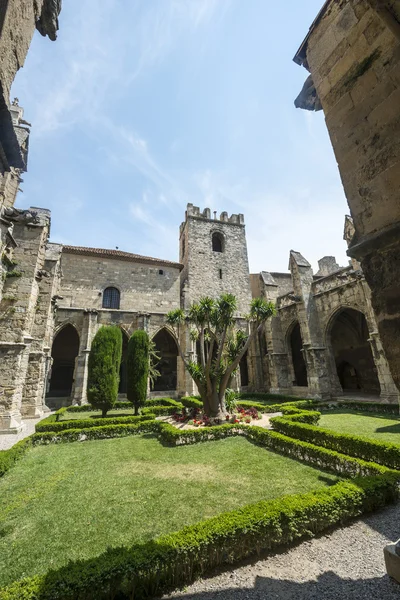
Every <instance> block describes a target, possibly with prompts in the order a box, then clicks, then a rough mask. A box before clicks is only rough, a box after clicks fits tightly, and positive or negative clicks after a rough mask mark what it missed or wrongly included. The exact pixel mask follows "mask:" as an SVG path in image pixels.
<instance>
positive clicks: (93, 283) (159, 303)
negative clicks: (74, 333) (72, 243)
mask: <svg viewBox="0 0 400 600" xmlns="http://www.w3.org/2000/svg"><path fill="white" fill-rule="evenodd" d="M89 251H90V250H89ZM116 254H117V255H116V256H112V254H110V256H107V254H106V253H104V254H103V255H94V256H90V255H89V254H88V253H87V252H85V251H83V252H82V253H81V254H79V253H77V252H75V251H74V252H73V253H71V251H70V250H69V249H64V250H63V252H62V256H61V268H62V272H63V279H62V285H61V292H60V294H61V296H62V297H63V300H62V302H61V303H60V305H61V306H63V307H75V308H81V309H84V308H93V309H100V308H102V300H103V292H104V290H105V289H106V288H107V287H116V288H117V289H118V290H119V291H120V309H121V310H123V311H124V310H127V311H129V310H131V311H136V312H140V311H145V312H161V313H167V312H168V311H170V310H172V309H174V308H179V306H180V265H179V264H178V263H168V261H165V262H163V261H160V262H159V263H154V264H153V263H151V264H146V262H138V260H137V259H136V258H135V255H131V259H129V255H128V253H125V254H126V257H124V258H121V257H119V256H118V253H116Z"/></svg>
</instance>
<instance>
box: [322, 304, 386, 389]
mask: <svg viewBox="0 0 400 600" xmlns="http://www.w3.org/2000/svg"><path fill="white" fill-rule="evenodd" d="M325 338H326V347H327V348H328V351H329V353H330V355H331V357H332V364H334V366H335V369H336V372H337V376H338V379H339V382H340V385H341V387H342V390H343V392H353V393H365V394H373V395H379V394H380V384H379V379H378V375H377V369H376V366H375V361H374V357H373V354H372V350H371V346H370V343H369V326H368V322H367V317H366V315H365V314H364V312H362V311H361V310H360V309H359V308H354V307H352V306H347V305H343V306H341V307H339V308H338V309H337V310H335V311H334V312H333V313H332V315H331V317H330V319H329V321H328V324H327V327H326V332H325Z"/></svg>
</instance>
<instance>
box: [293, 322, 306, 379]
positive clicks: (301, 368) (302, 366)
mask: <svg viewBox="0 0 400 600" xmlns="http://www.w3.org/2000/svg"><path fill="white" fill-rule="evenodd" d="M290 347H291V351H292V360H293V370H294V377H295V380H294V382H293V385H296V386H299V387H307V386H308V381H307V367H306V363H305V360H304V351H303V340H302V339H301V331H300V325H299V323H296V325H295V326H294V327H293V331H292V333H291V334H290Z"/></svg>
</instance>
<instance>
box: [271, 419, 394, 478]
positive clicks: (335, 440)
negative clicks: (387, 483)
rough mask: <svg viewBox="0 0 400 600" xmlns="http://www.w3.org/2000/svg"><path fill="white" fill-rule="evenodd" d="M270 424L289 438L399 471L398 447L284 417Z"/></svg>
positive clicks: (272, 420)
mask: <svg viewBox="0 0 400 600" xmlns="http://www.w3.org/2000/svg"><path fill="white" fill-rule="evenodd" d="M271 423H272V426H273V428H274V429H275V430H276V431H279V432H281V433H283V434H285V435H288V436H290V437H293V438H296V439H299V440H305V441H307V442H310V443H312V444H316V445H317V446H322V447H323V448H329V449H331V450H337V451H340V452H344V453H346V454H348V455H349V456H356V457H358V458H361V459H363V460H370V461H373V462H375V463H378V464H381V465H386V466H387V467H390V468H392V469H399V470H400V445H397V444H391V443H389V442H379V441H377V440H367V439H364V438H361V437H359V436H356V435H349V434H346V433H336V432H334V431H330V430H329V429H323V428H322V427H315V426H314V425H308V424H305V423H295V422H293V419H291V420H289V419H287V418H286V417H274V418H273V419H271Z"/></svg>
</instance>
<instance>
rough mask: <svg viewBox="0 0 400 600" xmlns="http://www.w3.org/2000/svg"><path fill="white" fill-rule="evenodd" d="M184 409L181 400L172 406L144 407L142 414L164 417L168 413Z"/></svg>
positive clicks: (171, 413)
mask: <svg viewBox="0 0 400 600" xmlns="http://www.w3.org/2000/svg"><path fill="white" fill-rule="evenodd" d="M182 409H183V404H181V403H180V402H177V403H176V404H174V405H172V406H150V407H149V408H142V410H141V413H142V415H149V414H152V415H155V416H157V417H162V416H167V415H173V414H174V413H176V412H177V411H180V410H182Z"/></svg>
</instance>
